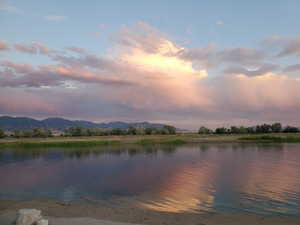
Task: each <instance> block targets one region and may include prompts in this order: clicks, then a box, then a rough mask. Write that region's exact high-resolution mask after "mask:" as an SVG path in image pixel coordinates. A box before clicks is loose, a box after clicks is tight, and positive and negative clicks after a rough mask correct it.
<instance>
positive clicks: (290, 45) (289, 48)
mask: <svg viewBox="0 0 300 225" xmlns="http://www.w3.org/2000/svg"><path fill="white" fill-rule="evenodd" d="M262 44H263V45H264V46H266V47H268V48H274V49H279V52H278V53H277V55H276V57H279V58H280V57H287V56H300V37H288V38H287V37H280V36H272V37H269V38H267V39H265V40H264V41H263V42H262Z"/></svg>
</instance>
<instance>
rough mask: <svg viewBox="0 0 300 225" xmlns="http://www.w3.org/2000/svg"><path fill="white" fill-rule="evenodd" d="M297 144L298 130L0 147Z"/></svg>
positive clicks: (8, 142) (1, 144)
mask: <svg viewBox="0 0 300 225" xmlns="http://www.w3.org/2000/svg"><path fill="white" fill-rule="evenodd" d="M256 142H258V143H300V133H271V134H263V135H257V134H252V135H249V134H245V135H235V134H231V135H217V134H212V135H198V134H177V135H149V136H147V135H143V136H129V135H128V136H92V137H51V138H4V139H0V149H2V148H8V147H23V148H30V147H93V146H105V145H121V144H138V145H151V144H173V145H180V144H188V143H256Z"/></svg>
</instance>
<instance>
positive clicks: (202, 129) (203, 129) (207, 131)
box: [198, 126, 212, 134]
mask: <svg viewBox="0 0 300 225" xmlns="http://www.w3.org/2000/svg"><path fill="white" fill-rule="evenodd" d="M211 133H212V131H211V130H210V129H209V128H207V127H203V126H202V127H200V128H199V130H198V134H211Z"/></svg>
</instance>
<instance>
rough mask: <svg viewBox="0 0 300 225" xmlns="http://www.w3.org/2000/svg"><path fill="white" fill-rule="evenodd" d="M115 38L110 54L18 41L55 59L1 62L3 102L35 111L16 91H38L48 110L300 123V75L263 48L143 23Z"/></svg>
mask: <svg viewBox="0 0 300 225" xmlns="http://www.w3.org/2000/svg"><path fill="white" fill-rule="evenodd" d="M114 41H115V42H114V46H113V47H112V49H113V51H112V52H113V53H110V54H108V55H106V56H99V55H96V54H91V53H90V52H89V51H87V50H85V49H83V48H79V47H76V46H72V47H67V48H65V49H67V50H68V51H65V50H63V51H56V50H55V51H54V50H52V49H50V48H49V47H48V46H46V45H43V44H41V43H37V42H34V43H32V44H30V45H24V44H16V45H15V49H16V50H17V51H21V52H25V53H30V54H43V55H46V56H48V57H49V59H50V60H51V63H50V64H49V65H40V66H33V65H30V64H26V63H25V64H24V63H23V64H18V63H15V62H12V61H8V60H7V61H3V62H0V63H1V65H0V74H1V75H0V85H1V86H2V87H5V88H7V89H5V88H4V89H3V88H2V90H0V94H1V96H2V93H3V92H4V90H10V91H12V90H16V93H15V94H12V92H11V94H12V96H9V95H5V96H6V98H7V100H6V101H4V100H2V102H1V101H0V108H1V107H2V108H5V109H6V112H9V109H10V110H11V112H14V113H17V111H18V110H19V112H20V113H21V112H23V113H29V112H30V111H28V110H27V107H26V106H25V105H24V104H23V102H22V101H20V100H18V97H16V96H17V95H18V94H17V93H18V92H17V91H19V92H20V91H21V90H22V91H24V93H25V94H24V96H28V95H27V94H28V93H27V91H29V93H31V94H30V97H28V99H31V98H33V96H34V95H38V97H36V99H34V102H36V105H35V106H36V107H38V106H39V107H40V109H39V111H42V112H45V114H47V113H49V114H51V113H61V114H62V115H66V116H68V115H70V116H75V117H84V116H85V115H86V116H89V117H90V118H96V119H99V118H98V116H99V112H100V111H101V112H102V113H103V115H104V116H106V117H109V118H111V117H112V115H114V117H115V118H120V117H122V118H124V117H125V118H129V119H130V118H133V117H134V118H142V119H143V118H145V119H146V118H147V119H150V120H172V121H175V122H176V123H178V124H183V123H184V122H182V121H187V122H186V123H189V124H196V122H195V121H197V120H198V121H205V120H208V121H212V123H214V124H216V123H217V121H225V120H231V121H243V120H248V121H249V120H251V119H252V118H253V119H254V120H256V121H258V120H260V121H262V120H263V121H265V120H275V119H276V120H284V121H296V117H297V116H296V115H297V111H298V110H300V100H299V97H298V96H299V94H300V93H299V84H300V83H299V82H300V81H299V78H298V77H290V76H287V75H286V74H279V73H278V71H280V68H281V67H280V65H277V64H271V63H269V62H268V59H269V58H268V57H269V56H268V54H267V53H266V52H264V51H263V50H261V49H256V48H249V47H236V48H228V49H218V48H217V47H216V46H214V45H209V46H206V47H203V48H195V49H193V48H186V47H184V46H180V45H178V44H176V43H175V42H174V40H173V39H172V38H170V37H168V35H166V34H163V33H161V32H159V31H157V30H156V29H154V28H152V27H150V26H149V25H147V24H144V23H138V24H137V25H135V26H133V27H125V28H124V29H122V31H121V32H120V33H119V35H118V36H116V37H115V38H114ZM72 52H75V53H78V54H72ZM224 67H225V68H226V69H224ZM252 68H254V69H252ZM216 69H217V70H216ZM293 69H294V68H293ZM212 70H214V72H212ZM219 71H223V72H225V73H226V75H224V74H223V72H221V74H220V73H219ZM212 73H214V76H212ZM216 74H217V75H216ZM8 87H9V88H10V89H8ZM33 93H34V94H33ZM43 93H47V94H43ZM19 96H22V97H23V95H22V94H20V93H19ZM28 101H29V100H28ZM30 101H31V100H30ZM74 107H76V109H74ZM33 108H34V107H33ZM71 108H72V110H70V109H71ZM59 110H61V111H60V112H59ZM33 111H34V110H33ZM0 113H1V112H0ZM170 118H171V119H170ZM197 126H198V125H197Z"/></svg>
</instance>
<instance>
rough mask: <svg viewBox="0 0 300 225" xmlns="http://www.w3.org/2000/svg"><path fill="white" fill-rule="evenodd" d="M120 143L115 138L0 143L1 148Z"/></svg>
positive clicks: (92, 145) (85, 145) (89, 145)
mask: <svg viewBox="0 0 300 225" xmlns="http://www.w3.org/2000/svg"><path fill="white" fill-rule="evenodd" d="M112 144H120V141H115V140H100V141H56V142H54V141H49V142H7V143H0V148H5V147H16V148H53V147H66V148H67V147H72V148H74V147H94V146H99V145H112Z"/></svg>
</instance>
